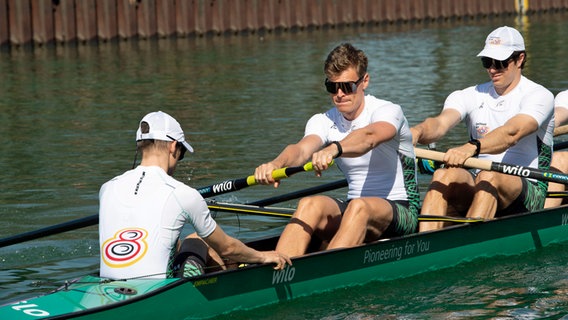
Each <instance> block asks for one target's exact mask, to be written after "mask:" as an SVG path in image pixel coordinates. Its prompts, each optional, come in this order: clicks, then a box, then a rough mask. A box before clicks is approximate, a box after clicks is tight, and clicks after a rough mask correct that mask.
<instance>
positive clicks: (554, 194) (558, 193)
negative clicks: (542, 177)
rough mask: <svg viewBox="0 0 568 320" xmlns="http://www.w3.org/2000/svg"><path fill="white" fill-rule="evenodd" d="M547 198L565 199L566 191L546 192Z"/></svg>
mask: <svg viewBox="0 0 568 320" xmlns="http://www.w3.org/2000/svg"><path fill="white" fill-rule="evenodd" d="M546 197H547V198H567V197H568V191H548V192H547V193H546Z"/></svg>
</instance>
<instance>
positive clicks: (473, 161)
mask: <svg viewBox="0 0 568 320" xmlns="http://www.w3.org/2000/svg"><path fill="white" fill-rule="evenodd" d="M414 153H415V154H416V156H417V157H418V158H424V159H431V160H435V161H440V162H444V154H445V153H443V152H439V151H434V150H426V149H420V148H414ZM492 163H493V162H492V161H489V160H483V159H477V158H469V159H467V160H466V161H465V163H464V165H463V166H464V167H468V168H474V169H481V170H491V164H492Z"/></svg>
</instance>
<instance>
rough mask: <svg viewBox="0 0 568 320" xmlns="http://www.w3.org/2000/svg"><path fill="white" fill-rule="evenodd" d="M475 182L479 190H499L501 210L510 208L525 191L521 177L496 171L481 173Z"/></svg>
mask: <svg viewBox="0 0 568 320" xmlns="http://www.w3.org/2000/svg"><path fill="white" fill-rule="evenodd" d="M475 182H476V185H477V188H478V189H484V188H487V189H491V188H494V189H495V190H497V195H498V199H499V207H500V208H506V207H508V206H509V204H511V203H512V202H513V201H514V200H515V199H517V197H518V196H519V195H520V194H521V192H522V191H523V182H522V181H521V178H520V177H517V176H512V175H508V174H503V173H498V172H494V171H481V172H480V173H479V174H478V175H477V178H476V181H475Z"/></svg>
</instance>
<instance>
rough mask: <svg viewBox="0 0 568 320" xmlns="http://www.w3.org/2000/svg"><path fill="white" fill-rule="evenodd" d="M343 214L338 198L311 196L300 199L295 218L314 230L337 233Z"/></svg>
mask: <svg viewBox="0 0 568 320" xmlns="http://www.w3.org/2000/svg"><path fill="white" fill-rule="evenodd" d="M341 214H342V212H341V208H340V206H339V204H338V200H336V199H333V198H330V197H328V196H311V197H306V198H303V199H302V200H300V202H299V203H298V208H297V209H296V212H294V216H293V218H295V219H298V220H301V221H302V222H303V223H306V224H308V225H309V226H310V227H312V228H313V229H314V230H320V231H325V232H331V233H335V232H336V231H337V229H338V228H339V224H340V223H341Z"/></svg>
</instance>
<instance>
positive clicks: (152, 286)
mask: <svg viewBox="0 0 568 320" xmlns="http://www.w3.org/2000/svg"><path fill="white" fill-rule="evenodd" d="M277 240H278V238H277V237H268V238H263V239H258V240H255V241H252V242H249V243H248V244H249V245H250V246H252V247H255V248H257V249H259V250H268V249H273V248H274V246H275V244H276V241H277ZM565 241H568V206H562V207H557V208H553V209H545V210H541V211H538V212H533V213H524V214H519V215H515V216H508V217H503V218H498V219H495V220H491V221H484V222H472V223H465V224H459V225H453V226H449V227H446V228H444V229H442V230H437V231H431V232H424V233H417V234H412V235H408V236H403V237H397V238H392V239H381V240H379V241H375V242H372V243H368V244H364V245H361V246H357V247H353V248H344V249H335V250H329V251H320V252H312V253H308V254H307V255H305V256H302V257H299V258H296V259H293V265H292V266H287V267H286V268H285V269H284V270H280V271H275V270H273V269H272V266H271V265H266V264H264V265H262V264H259V265H248V266H245V267H242V268H239V269H233V270H228V271H218V272H212V273H207V274H205V275H202V276H199V277H195V278H190V279H160V280H156V279H154V280H151V279H132V280H123V281H108V280H105V279H100V278H98V277H96V276H94V275H87V276H84V277H81V278H78V279H75V280H72V281H70V282H69V283H66V284H65V285H64V286H62V287H61V288H59V289H58V290H55V291H53V292H51V293H47V294H45V295H41V296H38V297H34V298H30V299H26V300H24V301H16V302H12V303H9V304H5V305H3V306H1V307H0V319H42V318H45V319H69V318H81V319H115V318H124V317H125V316H127V317H128V318H132V319H157V318H160V317H161V318H162V319H191V318H208V317H214V316H216V315H219V314H223V313H229V312H231V311H235V310H244V309H252V308H255V307H259V306H263V305H267V304H273V303H278V302H281V301H287V300H291V299H296V298H299V297H302V296H308V295H311V294H315V293H320V292H325V291H331V290H334V289H338V288H344V287H349V286H354V285H361V284H365V283H369V282H371V281H386V280H393V279H398V278H403V277H409V276H412V275H416V274H419V273H423V272H426V271H429V270H438V269H442V268H447V267H452V266H455V265H457V264H460V263H463V262H467V261H471V260H473V259H477V258H488V257H493V256H499V255H516V254H520V253H524V252H528V251H531V250H538V249H541V248H543V247H545V246H548V245H550V244H552V243H561V242H565Z"/></svg>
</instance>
